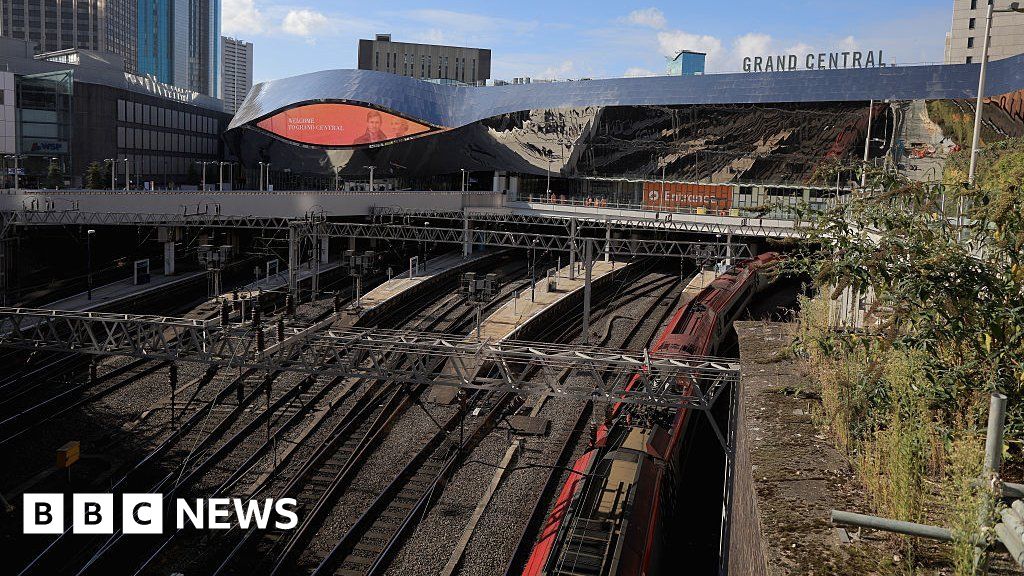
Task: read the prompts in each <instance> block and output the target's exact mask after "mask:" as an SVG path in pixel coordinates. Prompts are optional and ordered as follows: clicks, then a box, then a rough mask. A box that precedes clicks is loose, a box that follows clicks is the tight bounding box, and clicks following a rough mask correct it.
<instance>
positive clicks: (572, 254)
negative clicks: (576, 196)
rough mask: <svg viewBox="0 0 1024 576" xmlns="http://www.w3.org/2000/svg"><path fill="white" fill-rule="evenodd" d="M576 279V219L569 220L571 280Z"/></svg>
mask: <svg viewBox="0 0 1024 576" xmlns="http://www.w3.org/2000/svg"><path fill="white" fill-rule="evenodd" d="M575 279H576V219H575V218H570V219H569V280H575Z"/></svg>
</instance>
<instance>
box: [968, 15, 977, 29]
mask: <svg viewBox="0 0 1024 576" xmlns="http://www.w3.org/2000/svg"><path fill="white" fill-rule="evenodd" d="M975 23H976V22H975V20H974V18H971V19H970V20H968V21H967V29H968V30H974V25H975Z"/></svg>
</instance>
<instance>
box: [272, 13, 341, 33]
mask: <svg viewBox="0 0 1024 576" xmlns="http://www.w3.org/2000/svg"><path fill="white" fill-rule="evenodd" d="M329 25H330V20H329V19H328V18H327V16H324V15H323V14H322V13H320V12H317V11H316V10H309V9H308V8H303V9H301V10H289V11H288V14H286V15H285V17H284V20H283V21H282V22H281V30H282V31H284V32H285V33H286V34H294V35H295V36H302V37H303V38H311V37H312V36H314V35H316V34H317V33H319V32H321V31H323V30H325V29H327V27H328V26H329Z"/></svg>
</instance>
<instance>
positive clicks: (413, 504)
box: [273, 280, 673, 576]
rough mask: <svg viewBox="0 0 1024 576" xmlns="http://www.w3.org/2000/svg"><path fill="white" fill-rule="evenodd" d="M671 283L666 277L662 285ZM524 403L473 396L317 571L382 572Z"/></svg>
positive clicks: (561, 325) (564, 323)
mask: <svg viewBox="0 0 1024 576" xmlns="http://www.w3.org/2000/svg"><path fill="white" fill-rule="evenodd" d="M672 282H673V281H672V280H668V281H663V282H661V283H658V284H657V287H661V285H662V284H669V285H670V284H671V283H672ZM624 297H625V296H624ZM613 300H614V299H613ZM573 318H574V316H573V315H570V314H565V315H561V316H560V319H559V320H557V321H554V322H551V323H549V325H548V328H547V332H549V333H550V332H552V331H558V332H562V333H565V332H566V331H567V330H568V329H569V327H570V326H571V325H573V324H574V321H573ZM567 375H568V373H566V375H565V376H567ZM565 376H564V377H565ZM520 403H521V400H520V398H519V397H518V396H517V395H515V394H510V393H500V394H484V393H475V394H473V395H472V396H471V397H470V398H469V401H468V404H469V406H467V407H466V408H463V409H461V410H460V411H459V412H458V413H456V414H454V415H452V416H450V417H449V418H448V419H447V420H446V421H445V422H444V423H443V424H439V426H438V429H437V431H436V432H435V433H434V434H433V435H432V436H431V437H430V438H429V439H427V440H426V441H425V442H424V443H423V445H422V447H421V448H420V449H419V451H418V452H417V453H416V454H415V455H414V456H413V457H412V458H411V459H410V460H409V461H408V462H407V463H406V465H405V466H404V467H403V468H402V470H401V471H400V472H398V474H397V475H395V476H394V478H393V479H392V480H391V482H390V483H389V484H388V485H387V486H386V487H385V488H384V490H382V491H381V492H380V493H379V494H378V496H377V497H376V498H375V499H374V501H373V502H372V503H371V504H370V506H369V507H367V508H366V510H365V511H364V512H363V514H362V515H361V516H360V517H359V518H358V519H357V520H356V521H355V522H354V523H353V524H352V526H351V527H349V529H348V530H347V531H346V532H345V534H344V535H343V536H342V537H341V538H340V539H339V540H338V541H337V542H336V543H335V545H334V546H333V547H332V548H331V550H330V551H328V552H327V554H326V556H325V557H324V558H323V559H321V560H320V561H319V563H318V564H317V565H316V568H315V569H314V574H329V573H334V574H343V575H346V576H353V575H356V574H360V575H363V574H379V573H382V571H383V570H384V568H385V567H386V566H387V564H388V562H389V561H390V558H391V557H392V556H393V554H394V553H395V552H396V551H397V550H398V549H399V548H400V546H401V544H402V542H403V539H404V538H405V537H406V536H407V535H408V534H409V533H410V531H411V530H413V529H414V528H415V527H416V526H417V525H418V520H420V519H422V517H423V516H424V515H425V514H426V513H427V512H428V510H429V508H430V506H431V501H432V498H434V497H436V496H437V495H438V494H439V493H440V491H441V490H442V488H443V486H444V484H445V483H446V482H447V481H448V479H450V478H451V477H452V475H453V474H454V473H455V472H456V471H458V469H459V466H460V464H461V463H462V462H463V461H464V459H465V458H466V456H467V455H468V454H471V453H472V451H473V449H474V447H475V446H477V445H478V444H479V443H480V442H481V441H482V440H483V439H484V438H485V437H486V436H487V434H488V433H489V432H490V431H491V430H493V428H494V427H495V426H496V425H497V423H498V422H499V420H500V419H501V418H502V417H503V416H505V415H506V414H508V413H510V412H514V411H515V409H516V407H518V405H519V404H520ZM469 410H474V411H475V412H476V413H477V414H478V416H477V417H476V418H475V419H474V422H473V424H472V425H471V428H470V430H469V431H468V434H467V435H466V436H465V441H463V435H462V433H461V432H460V433H459V439H458V440H456V438H455V431H456V430H455V429H456V427H458V426H459V425H460V424H461V423H462V422H464V418H465V415H466V412H467V411H469ZM281 568H282V567H281V565H280V564H279V565H277V566H276V567H275V569H276V571H275V572H273V573H280V570H281Z"/></svg>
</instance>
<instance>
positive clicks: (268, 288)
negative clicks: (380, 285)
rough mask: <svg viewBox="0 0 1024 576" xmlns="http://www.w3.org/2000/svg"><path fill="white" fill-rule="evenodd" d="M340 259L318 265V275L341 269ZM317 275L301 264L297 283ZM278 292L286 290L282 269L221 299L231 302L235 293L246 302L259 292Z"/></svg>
mask: <svg viewBox="0 0 1024 576" xmlns="http://www.w3.org/2000/svg"><path fill="white" fill-rule="evenodd" d="M341 264H342V262H341V259H338V260H331V261H328V262H326V263H323V264H320V270H319V272H320V275H321V276H323V275H324V274H326V273H328V272H331V271H333V270H335V269H337V268H341ZM315 273H317V270H316V269H315V268H313V267H312V266H309V265H308V264H303V265H302V266H301V267H300V268H299V273H298V282H305V281H306V280H309V279H310V278H312V277H313V274H315ZM278 290H284V291H287V290H288V269H287V268H286V269H284V270H283V271H281V272H278V273H277V274H274V275H271V276H269V277H266V278H261V279H259V280H257V281H255V282H250V283H248V284H246V285H245V286H242V287H240V288H238V290H232V291H231V292H228V293H226V294H222V295H221V298H223V299H225V300H228V301H231V300H234V299H235V293H237V294H238V299H239V300H248V299H249V298H252V297H253V296H254V295H256V294H258V293H260V292H274V291H278Z"/></svg>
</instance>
